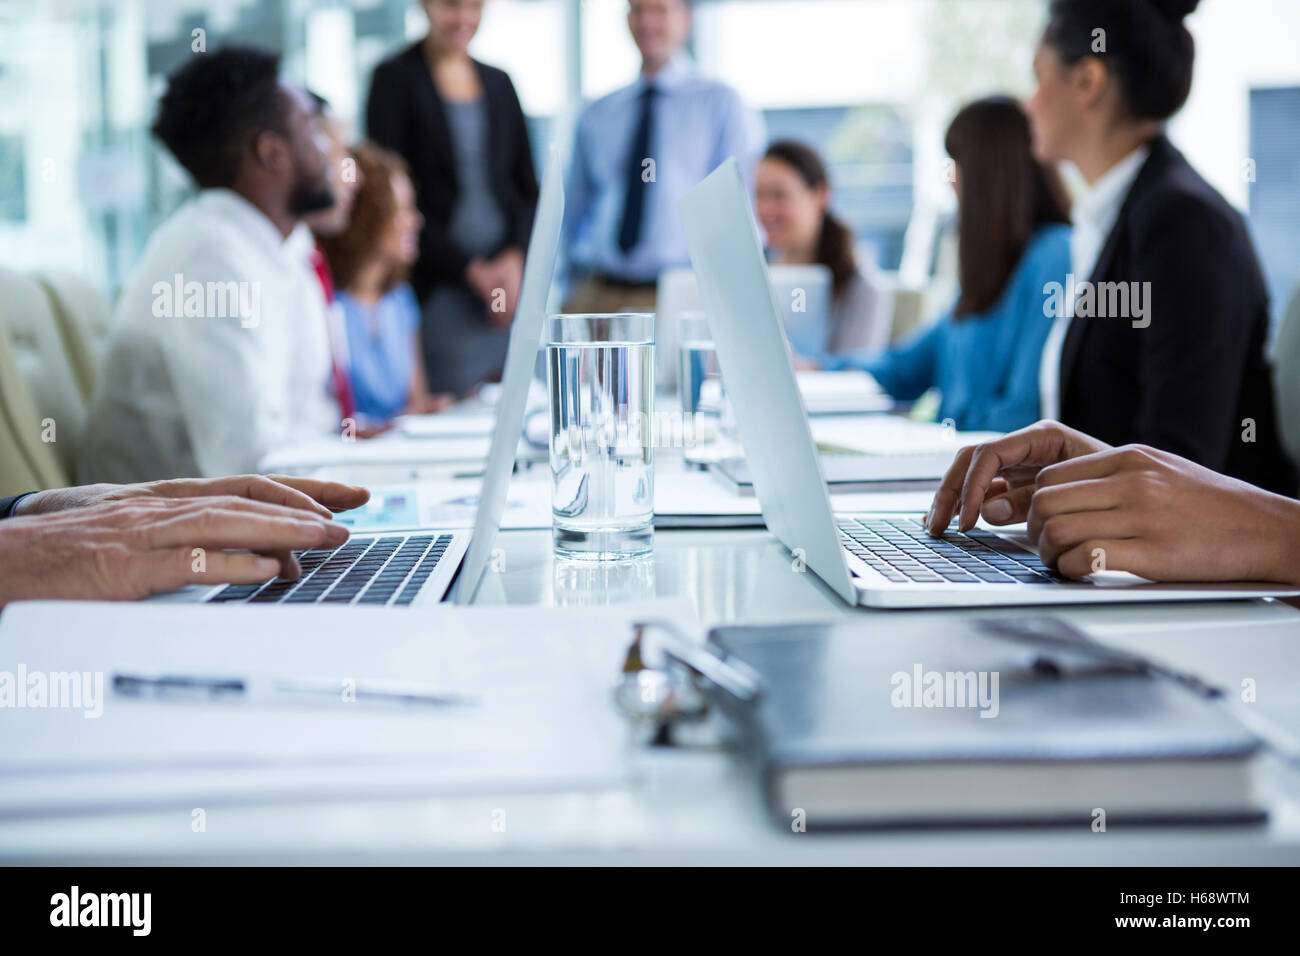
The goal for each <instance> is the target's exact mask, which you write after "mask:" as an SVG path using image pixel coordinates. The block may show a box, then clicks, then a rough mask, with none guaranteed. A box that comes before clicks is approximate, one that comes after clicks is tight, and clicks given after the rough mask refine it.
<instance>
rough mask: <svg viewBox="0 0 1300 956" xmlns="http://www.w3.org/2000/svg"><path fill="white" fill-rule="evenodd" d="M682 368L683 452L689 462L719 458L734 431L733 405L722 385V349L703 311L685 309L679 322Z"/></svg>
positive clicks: (678, 337)
mask: <svg viewBox="0 0 1300 956" xmlns="http://www.w3.org/2000/svg"><path fill="white" fill-rule="evenodd" d="M677 340H678V342H679V343H680V349H681V369H680V374H679V375H678V378H677V385H678V392H679V394H680V396H681V403H682V434H683V436H684V439H685V440H684V442H683V449H684V451H683V455H684V457H685V459H686V461H687V462H688V463H693V464H699V463H701V462H706V461H712V460H715V459H716V457H717V455H718V453H719V451H720V449H722V448H723V447H724V445H725V444H726V443H725V442H724V441H723V439H724V438H726V437H728V436H729V434H730V429H729V424H730V419H731V406H730V404H729V403H728V402H727V396H726V392H725V391H724V390H723V387H722V371H721V370H720V369H719V368H718V349H717V346H716V345H714V343H713V333H712V332H710V331H709V322H708V318H707V317H706V316H705V314H704V313H703V312H683V313H682V315H681V318H680V319H679V320H678V325H677Z"/></svg>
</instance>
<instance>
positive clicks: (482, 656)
mask: <svg viewBox="0 0 1300 956" xmlns="http://www.w3.org/2000/svg"><path fill="white" fill-rule="evenodd" d="M640 615H650V616H654V617H669V618H671V619H673V620H676V621H680V622H682V626H684V627H685V628H686V629H687V630H688V631H694V630H695V629H696V628H697V624H696V622H695V619H694V616H693V614H692V612H691V611H690V609H689V605H687V604H686V603H685V602H681V601H665V602H655V603H653V604H649V605H624V606H621V607H614V608H564V609H560V610H548V609H542V608H457V607H451V606H447V607H438V608H433V609H428V610H416V609H407V610H405V611H400V612H395V611H392V610H383V609H362V608H337V607H335V608H328V607H307V608H285V607H266V608H256V607H248V606H243V607H212V606H184V607H181V606H175V605H157V604H99V603H74V602H48V603H29V604H14V605H11V606H10V607H9V608H7V609H6V610H5V612H4V614H3V616H0V677H3V675H4V674H10V675H17V674H18V673H20V672H22V673H25V674H26V675H28V676H29V679H30V675H32V674H37V673H39V674H45V675H52V674H67V673H72V672H77V673H81V674H87V673H88V674H92V675H94V674H100V675H102V681H103V684H102V686H103V688H104V696H103V698H102V699H101V700H100V704H101V707H102V710H101V713H100V716H98V717H87V716H86V713H87V712H88V710H91V709H92V708H87V707H61V708H50V707H35V706H24V707H18V706H13V704H12V702H10V705H9V706H5V707H2V708H0V726H2V727H3V733H2V734H0V815H5V814H7V815H24V814H29V813H40V812H53V811H55V810H63V811H71V810H74V809H89V810H93V809H102V808H124V807H131V806H157V805H160V802H161V803H162V804H167V803H173V802H174V803H175V804H176V805H177V806H204V805H205V804H204V803H202V802H198V801H202V800H208V801H209V802H228V801H248V800H253V801H263V800H282V799H298V798H302V797H305V796H316V797H332V796H335V795H347V796H352V795H370V794H373V795H381V794H382V795H390V794H392V793H395V792H400V793H403V794H405V793H411V792H424V793H432V792H451V791H454V792H466V791H467V790H472V789H474V788H476V787H477V788H480V789H493V790H496V789H512V788H524V789H534V788H536V789H548V790H549V789H555V788H583V787H588V786H593V785H608V784H610V782H611V781H613V782H617V781H618V780H620V779H621V778H622V777H623V776H624V775H625V762H624V756H625V748H624V745H625V741H626V731H625V728H624V726H623V724H622V722H621V720H620V718H619V717H618V715H617V713H616V712H615V711H614V709H613V706H612V704H611V698H610V689H611V686H612V683H613V681H614V678H615V677H616V675H617V673H618V668H619V664H620V662H621V660H622V654H623V652H624V651H625V649H626V646H627V642H628V641H629V640H630V637H631V627H630V624H631V621H632V620H633V619H634V618H635V617H637V616H640ZM117 673H131V674H143V675H160V674H181V675H191V676H222V677H240V676H249V675H252V674H275V675H279V676H284V677H297V678H321V679H328V680H338V681H339V682H340V689H341V692H342V687H343V683H342V682H343V681H344V680H346V679H354V680H357V681H362V680H366V679H372V680H384V679H387V680H403V681H419V682H423V683H427V684H430V685H433V686H435V687H436V688H437V689H439V690H442V691H446V692H449V693H456V694H462V695H468V696H470V697H472V698H473V699H474V701H473V703H471V704H468V705H462V706H448V707H440V708H430V707H419V706H416V705H412V706H407V707H400V708H394V707H388V706H372V705H366V704H361V703H354V704H345V703H342V702H341V701H340V702H339V703H337V704H334V703H332V702H331V703H330V704H328V705H314V704H307V703H286V704H283V705H281V704H254V703H239V702H223V703H207V702H198V701H194V702H189V701H186V702H182V701H156V700H147V699H146V700H138V699H132V698H129V697H124V696H120V695H115V694H114V693H113V692H112V691H111V685H112V677H113V675H114V674H117ZM79 703H83V704H84V703H88V702H87V701H84V700H83V701H80V702H79ZM602 781H603V783H601V782H602Z"/></svg>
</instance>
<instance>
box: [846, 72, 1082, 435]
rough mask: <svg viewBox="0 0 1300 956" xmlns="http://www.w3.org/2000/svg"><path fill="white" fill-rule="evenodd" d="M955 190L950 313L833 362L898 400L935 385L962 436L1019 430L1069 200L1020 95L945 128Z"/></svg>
mask: <svg viewBox="0 0 1300 956" xmlns="http://www.w3.org/2000/svg"><path fill="white" fill-rule="evenodd" d="M944 145H945V148H946V149H947V151H948V155H949V156H950V157H951V158H952V160H953V169H954V171H955V176H954V181H953V189H954V190H955V191H956V193H957V209H958V212H957V218H958V240H957V255H958V276H959V279H960V281H961V293H960V295H959V296H958V298H957V303H956V305H955V306H953V308H952V310H951V311H950V312H949V313H948V314H946V315H944V316H943V317H942V318H941V319H940V320H939V321H938V322H936V323H935V324H934V325H932V326H930V327H929V328H927V329H925V330H924V331H922V332H920V333H919V334H917V335H915V336H914V337H912V338H911V339H910V340H908V341H906V342H903V343H901V344H899V345H898V346H896V347H894V348H891V349H890V350H889V351H887V352H884V353H883V354H880V355H878V356H875V357H871V356H859V357H847V358H827V359H825V360H824V361H823V366H824V367H825V368H828V369H840V368H861V369H865V370H866V371H868V372H870V373H871V374H872V375H874V376H875V378H876V380H877V381H878V382H879V383H880V385H881V387H882V388H884V389H885V390H886V391H887V392H888V393H889V394H890V395H891V396H893V397H894V398H896V399H899V400H900V401H911V400H914V399H917V398H919V397H920V396H921V395H922V394H924V393H925V392H926V391H928V390H930V389H931V388H937V389H938V390H939V392H940V393H941V395H942V399H941V402H940V406H939V417H940V419H942V420H944V421H951V422H953V423H954V424H955V425H956V427H957V428H959V429H961V430H963V431H983V430H988V431H1012V430H1014V429H1017V428H1023V427H1025V426H1026V425H1029V424H1032V423H1033V422H1035V421H1037V420H1038V418H1039V395H1038V373H1039V365H1040V361H1041V356H1042V351H1043V343H1044V342H1045V341H1046V339H1047V333H1048V332H1049V330H1050V329H1051V327H1052V321H1053V319H1052V315H1051V314H1049V310H1047V309H1046V308H1045V304H1046V303H1047V302H1048V295H1047V291H1046V290H1048V289H1049V288H1051V287H1052V284H1053V283H1059V284H1061V286H1062V287H1063V286H1064V284H1065V281H1066V275H1067V273H1068V272H1069V271H1070V227H1069V225H1068V223H1069V200H1068V198H1067V196H1066V192H1065V187H1064V186H1063V185H1062V183H1061V180H1060V177H1059V176H1058V175H1057V173H1056V171H1055V170H1054V169H1052V168H1051V167H1048V166H1045V165H1043V164H1042V163H1039V162H1038V161H1037V160H1035V159H1034V156H1033V153H1032V146H1031V141H1030V134H1029V121H1028V119H1027V118H1026V116H1025V114H1024V111H1023V110H1021V108H1020V106H1019V105H1018V104H1017V103H1016V102H1015V101H1014V100H1012V99H1010V98H1007V97H990V98H988V99H983V100H978V101H976V102H974V103H971V104H970V105H968V106H966V107H965V108H964V109H962V110H961V112H959V113H958V114H957V116H956V117H955V118H954V119H953V121H952V125H951V126H949V128H948V135H947V138H946V141H945V144H944Z"/></svg>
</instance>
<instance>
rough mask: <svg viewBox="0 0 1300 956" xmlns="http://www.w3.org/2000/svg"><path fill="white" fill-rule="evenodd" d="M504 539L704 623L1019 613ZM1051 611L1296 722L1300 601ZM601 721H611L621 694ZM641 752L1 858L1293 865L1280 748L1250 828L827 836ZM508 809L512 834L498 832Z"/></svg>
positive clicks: (492, 583) (589, 593) (606, 591)
mask: <svg viewBox="0 0 1300 956" xmlns="http://www.w3.org/2000/svg"><path fill="white" fill-rule="evenodd" d="M538 471H540V472H541V473H542V475H544V474H545V469H539V470H538ZM538 478H539V479H540V478H541V475H539V476H538ZM498 543H499V545H500V547H502V548H503V550H504V553H505V566H504V569H503V570H502V571H501V572H492V571H489V572H488V574H487V576H486V577H485V579H484V583H483V586H482V588H481V589H480V593H479V597H478V600H479V602H480V603H495V604H499V603H510V604H541V605H549V606H577V605H586V604H604V603H611V602H615V601H630V600H637V599H642V598H648V597H653V596H655V595H674V596H676V595H686V596H688V597H689V598H690V600H691V601H692V602H693V603H694V605H695V607H696V609H697V611H698V613H699V615H700V618H701V620H702V621H703V623H704V624H706V625H711V624H716V623H722V622H733V623H734V622H751V623H760V622H769V623H777V622H790V621H810V620H835V619H840V618H847V617H850V616H852V617H854V618H856V619H858V620H860V621H862V622H864V623H869V624H870V625H871V626H874V627H880V628H891V629H893V628H909V627H916V626H917V625H918V624H919V623H920V622H922V621H923V620H924V619H925V618H927V617H930V616H935V615H948V616H953V617H956V616H959V615H960V616H965V615H969V614H975V613H978V614H980V615H984V616H994V615H1006V614H1008V613H1016V612H1015V611H1008V610H1006V609H989V610H984V611H979V612H971V611H962V610H953V611H936V612H931V611H868V610H858V609H851V608H848V607H847V606H845V605H844V604H842V603H841V602H840V601H839V600H838V599H837V598H836V597H835V595H834V594H832V593H831V592H830V591H829V590H828V589H827V588H826V587H825V586H824V585H823V584H822V583H821V582H820V581H819V580H818V579H817V578H816V577H815V576H814V575H812V574H811V573H806V572H805V573H800V572H796V571H795V570H794V569H793V567H792V563H791V559H790V557H789V555H788V554H787V553H786V551H785V550H784V548H782V547H781V545H780V544H779V543H778V542H777V541H776V540H775V539H774V538H773V537H772V536H771V535H770V534H768V533H767V532H766V531H756V530H747V531H740V530H736V531H669V532H660V533H659V534H658V535H657V538H656V543H655V552H654V555H653V557H652V558H648V559H645V560H643V561H641V562H638V563H634V564H629V565H619V566H605V567H590V568H589V567H575V566H574V565H573V564H571V563H560V562H556V561H555V560H554V559H553V557H552V554H551V542H550V533H549V532H548V531H546V532H543V531H519V532H509V533H505V534H502V535H501V536H500V538H499V539H498ZM1035 613H1041V609H1040V610H1039V611H1035ZM1052 613H1056V614H1059V615H1060V616H1062V617H1065V618H1067V619H1069V620H1071V621H1073V622H1075V623H1077V624H1079V625H1081V626H1083V627H1086V628H1088V629H1089V630H1090V631H1091V632H1092V633H1094V634H1095V635H1097V636H1099V637H1104V638H1106V639H1108V640H1111V641H1115V642H1118V643H1121V644H1124V645H1127V646H1130V647H1132V648H1134V649H1140V650H1141V651H1143V652H1144V653H1147V654H1151V655H1155V656H1158V657H1161V658H1164V659H1167V660H1169V661H1170V662H1173V663H1176V664H1177V665H1179V666H1181V667H1184V668H1187V669H1190V670H1194V671H1197V672H1199V673H1200V674H1202V675H1203V676H1204V677H1206V678H1208V679H1210V680H1213V681H1216V682H1218V683H1221V684H1224V685H1227V686H1230V687H1237V686H1239V685H1240V682H1241V680H1242V679H1243V678H1245V677H1251V678H1254V679H1255V680H1256V681H1257V686H1258V704H1257V705H1256V706H1259V707H1260V708H1262V709H1264V710H1265V711H1267V712H1268V713H1269V714H1270V715H1271V716H1273V717H1274V718H1276V719H1277V720H1278V721H1279V722H1281V723H1282V724H1283V725H1284V726H1286V727H1288V728H1289V729H1290V730H1291V731H1293V732H1295V733H1297V734H1300V611H1297V610H1295V609H1294V608H1292V607H1289V606H1287V605H1284V604H1280V603H1276V602H1272V601H1255V602H1222V603H1209V604H1206V603H1202V604H1169V605H1141V606H1109V607H1106V606H1096V607H1072V608H1061V609H1052ZM612 677H613V675H611V679H612ZM610 719H611V720H617V719H619V718H618V717H617V716H616V715H615V713H614V712H613V711H612V710H611V715H610ZM630 746H631V745H630ZM632 759H633V762H634V764H635V766H636V769H637V771H638V772H637V774H636V776H637V778H638V779H637V782H636V783H634V784H631V785H629V786H626V787H623V788H620V789H615V790H609V791H605V792H585V793H560V794H527V795H524V794H504V793H503V794H493V795H483V796H474V797H454V798H449V797H439V798H429V799H420V800H410V799H403V800H394V801H386V802H385V801H368V802H357V801H350V802H344V803H316V804H301V805H277V806H266V807H229V808H213V809H212V810H210V811H209V812H208V817H207V830H206V832H203V833H194V832H192V831H191V828H190V814H189V811H188V810H170V811H153V812H141V813H129V814H113V815H100V816H88V817H57V818H55V817H51V818H45V819H36V820H31V819H28V820H9V821H0V860H3V861H5V862H15V861H29V862H30V861H37V862H66V863H105V864H113V863H209V864H222V863H272V864H275V863H285V864H288V863H393V864H418V863H471V864H472V863H524V864H528V863H614V864H627V863H686V864H692V863H698V864H709V863H739V864H745V863H818V864H820V863H890V864H949V863H969V864H1084V865H1089V864H1096V865H1123V864H1141V865H1184V864H1222V865H1249V864H1286V865H1297V864H1300V773H1298V772H1296V771H1294V770H1291V769H1289V768H1285V767H1283V766H1281V765H1280V764H1276V763H1270V764H1269V765H1267V766H1266V767H1265V771H1264V774H1263V778H1264V783H1265V786H1266V792H1267V793H1269V794H1270V795H1271V796H1272V816H1271V819H1270V820H1269V822H1268V823H1266V824H1261V825H1258V826H1248V827H1220V828H1205V827H1195V828H1192V827H1189V828H1134V829H1129V830H1126V829H1124V828H1122V827H1119V826H1112V827H1111V828H1110V829H1109V831H1108V832H1106V833H1093V832H1091V830H1090V829H1087V828H1083V827H1081V828H1079V830H1078V831H1077V832H1073V831H1070V832H1067V831H1064V830H1060V829H1038V830H1009V829H986V830H958V831H905V832H876V833H868V834H862V835H842V834H840V835H821V834H791V833H786V832H783V831H782V830H780V829H778V828H777V827H776V826H775V825H774V824H773V823H772V822H771V821H770V820H769V818H768V817H767V815H766V813H765V810H764V808H763V806H762V803H761V800H760V795H759V789H758V787H757V785H756V782H755V779H754V778H753V777H752V776H751V775H750V773H749V772H748V770H747V769H746V768H745V766H744V765H743V764H741V763H740V761H739V760H738V759H737V758H735V757H734V756H732V755H731V754H729V753H727V752H724V751H720V750H717V749H711V748H710V749H702V750H671V749H669V750H657V751H656V750H649V749H641V748H639V747H638V748H635V749H634V756H633V758H632ZM501 810H504V811H505V817H504V819H505V824H506V825H505V830H504V832H498V831H499V827H495V828H494V821H499V820H500V819H501V814H500V813H498V812H497V811H501Z"/></svg>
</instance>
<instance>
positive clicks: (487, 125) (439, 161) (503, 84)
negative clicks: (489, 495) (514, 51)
mask: <svg viewBox="0 0 1300 956" xmlns="http://www.w3.org/2000/svg"><path fill="white" fill-rule="evenodd" d="M422 6H423V8H424V12H425V14H426V15H427V16H428V19H429V32H428V34H427V35H426V36H425V37H424V38H423V39H422V40H420V41H419V42H418V43H416V44H415V45H413V46H411V47H408V48H407V49H405V50H403V51H402V52H401V53H399V54H397V55H396V56H393V57H390V58H389V59H387V60H384V61H383V62H382V63H380V64H379V65H378V66H377V67H375V71H374V75H373V77H372V78H371V85H370V95H369V99H368V101H367V104H366V133H367V135H368V136H369V138H370V139H371V140H373V141H374V142H376V143H378V144H379V145H380V146H383V147H385V148H387V149H390V150H392V151H393V152H395V153H397V154H398V155H399V156H401V157H402V158H403V159H405V160H406V162H407V164H408V165H409V166H410V169H411V178H412V180H413V182H414V184H415V191H416V196H417V197H418V202H419V211H420V214H421V215H422V216H423V217H424V230H423V232H422V233H421V234H420V256H419V259H418V261H417V262H416V264H415V267H414V268H413V269H412V272H411V285H412V286H413V288H414V290H415V294H416V296H417V297H418V299H419V300H420V302H421V304H422V309H423V322H422V328H423V340H422V341H423V351H424V360H425V367H426V369H427V372H428V376H429V386H430V388H432V389H433V390H434V391H437V392H450V393H453V394H455V395H458V396H463V395H465V394H467V393H468V392H470V391H472V390H473V389H474V388H475V387H476V386H478V385H479V384H480V383H481V382H483V381H485V380H488V379H492V378H496V377H498V376H499V375H500V373H501V371H502V368H503V366H504V364H505V356H506V349H507V346H508V344H509V338H510V323H511V321H512V320H513V318H514V313H515V307H516V305H517V303H518V300H519V291H520V286H521V284H522V282H523V274H524V254H525V252H526V251H527V248H528V237H529V234H530V232H531V231H532V226H533V215H534V213H535V211H536V206H537V190H538V187H537V175H536V172H535V171H534V169H533V157H532V151H531V146H530V145H529V140H528V127H527V124H526V122H525V120H524V112H523V108H522V107H521V106H520V105H519V97H518V96H517V95H516V94H515V88H514V85H513V84H512V83H511V82H510V77H509V76H507V75H506V74H505V73H504V72H502V71H501V70H498V69H496V68H495V67H491V66H488V65H486V64H484V63H480V62H479V61H477V60H475V59H473V58H472V57H471V56H470V55H469V44H470V41H471V40H473V38H474V34H475V33H476V32H477V31H478V27H479V23H480V21H481V20H482V17H483V0H424V2H423V4H422Z"/></svg>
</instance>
